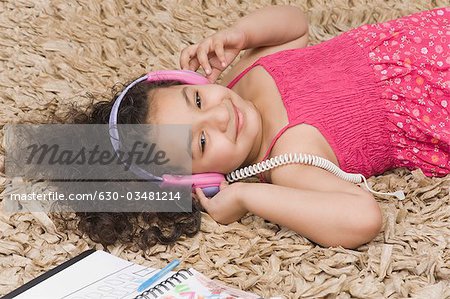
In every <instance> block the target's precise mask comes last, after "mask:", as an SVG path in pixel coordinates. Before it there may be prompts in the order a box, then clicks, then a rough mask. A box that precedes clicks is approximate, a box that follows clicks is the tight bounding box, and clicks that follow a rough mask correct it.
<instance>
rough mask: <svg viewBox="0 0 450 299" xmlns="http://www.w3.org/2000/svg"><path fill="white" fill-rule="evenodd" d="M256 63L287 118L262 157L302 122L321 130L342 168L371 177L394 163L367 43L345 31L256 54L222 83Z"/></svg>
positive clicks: (384, 109) (237, 79) (248, 69)
mask: <svg viewBox="0 0 450 299" xmlns="http://www.w3.org/2000/svg"><path fill="white" fill-rule="evenodd" d="M257 65H259V66H262V67H263V68H264V69H265V70H266V71H267V72H268V73H269V74H270V75H271V76H272V78H273V80H274V81H275V83H276V86H277V88H278V91H279V92H280V95H281V98H282V100H283V104H284V107H285V108H286V111H287V116H288V119H289V123H288V125H286V126H285V127H284V128H282V129H281V130H280V132H279V133H278V134H277V135H276V136H274V138H273V140H272V142H271V144H270V146H269V148H268V149H267V152H266V154H265V156H264V159H266V158H267V157H268V156H269V154H270V152H271V150H272V147H273V145H274V144H275V142H276V141H277V140H278V138H279V137H280V136H281V135H282V134H283V133H284V132H285V131H286V130H287V129H288V128H290V127H293V126H296V125H298V124H302V123H305V124H309V125H312V126H314V127H315V128H317V129H318V130H319V131H320V132H321V133H322V134H323V136H324V137H325V138H326V139H327V141H328V143H329V144H330V146H331V147H332V149H333V151H334V153H335V155H336V156H337V159H338V162H339V166H340V168H341V169H342V170H344V171H346V172H350V173H361V174H363V175H364V176H365V177H370V176H372V175H375V174H380V173H383V172H384V171H385V170H387V169H389V168H391V167H392V166H393V165H394V159H393V154H392V149H391V145H390V142H389V141H390V139H389V131H388V130H386V129H385V126H386V108H385V104H384V101H383V99H382V97H381V93H382V89H383V87H382V82H380V81H378V80H376V78H375V75H374V72H373V70H372V68H371V66H370V64H369V57H368V52H367V49H362V48H361V47H358V45H357V43H356V42H355V41H354V39H353V38H352V37H351V36H350V35H349V34H347V33H344V34H342V35H340V36H337V37H335V38H333V39H331V40H328V41H326V42H323V43H321V44H318V45H315V46H311V47H307V48H300V49H292V50H284V51H280V52H277V53H274V54H270V55H268V56H265V57H261V58H259V59H258V60H257V61H256V62H255V63H253V64H252V65H251V66H249V67H248V68H247V69H245V70H244V71H243V72H242V73H241V74H239V75H238V76H237V77H236V78H234V80H233V81H231V82H230V83H229V84H228V86H227V87H228V88H232V87H233V86H234V85H235V84H236V82H237V81H239V80H240V78H242V76H244V75H245V74H246V73H247V72H248V71H250V70H251V69H252V68H253V67H255V66H257ZM299 142H303V141H302V140H299ZM264 159H263V160H264Z"/></svg>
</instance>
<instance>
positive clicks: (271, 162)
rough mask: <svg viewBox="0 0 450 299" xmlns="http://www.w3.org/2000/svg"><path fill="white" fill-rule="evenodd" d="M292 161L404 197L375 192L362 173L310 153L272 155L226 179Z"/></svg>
mask: <svg viewBox="0 0 450 299" xmlns="http://www.w3.org/2000/svg"><path fill="white" fill-rule="evenodd" d="M293 163H300V164H307V165H312V166H317V167H320V168H322V169H325V170H327V171H329V172H331V173H332V174H334V175H336V176H337V177H339V178H341V179H343V180H346V181H349V182H351V183H355V184H358V183H361V182H362V181H364V183H365V185H366V187H367V190H368V191H370V192H372V193H375V194H382V195H393V196H396V197H397V198H398V199H400V200H402V199H404V198H405V194H404V193H403V191H401V190H399V191H396V192H393V193H383V192H376V191H374V190H372V189H370V187H369V185H368V183H367V180H366V178H365V177H364V176H363V175H362V174H360V173H347V172H345V171H343V170H342V169H340V168H339V167H338V166H337V165H336V164H334V163H333V162H331V161H329V160H327V159H325V158H322V157H318V156H315V155H311V154H302V153H287V154H282V155H278V156H275V157H272V158H270V159H267V160H265V161H262V162H259V163H256V164H253V165H250V166H246V167H244V168H240V169H237V170H235V171H232V172H230V173H229V174H227V176H226V179H227V181H228V182H229V183H233V182H235V181H238V180H242V179H245V178H248V177H251V176H254V175H256V174H259V173H262V172H265V171H268V170H270V169H272V168H275V167H279V166H282V165H287V164H293Z"/></svg>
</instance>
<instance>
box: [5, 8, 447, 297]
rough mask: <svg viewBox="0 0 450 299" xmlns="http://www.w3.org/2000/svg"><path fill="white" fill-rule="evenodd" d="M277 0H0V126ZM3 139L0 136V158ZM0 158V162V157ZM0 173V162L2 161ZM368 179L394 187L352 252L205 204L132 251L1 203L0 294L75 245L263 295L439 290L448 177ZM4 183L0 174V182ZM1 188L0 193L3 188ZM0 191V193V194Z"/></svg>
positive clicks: (443, 283) (140, 69)
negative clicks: (181, 232) (375, 227)
mask: <svg viewBox="0 0 450 299" xmlns="http://www.w3.org/2000/svg"><path fill="white" fill-rule="evenodd" d="M287 3H288V1H279V0H274V1H268V0H257V1H249V2H247V1H241V0H229V1H226V0H221V1H217V0H205V1H199V0H167V1H161V0H140V1H137V0H136V1H127V0H116V1H114V0H101V1H100V0H73V1H71V0H69V1H67V0H64V1H63V0H42V1H26V0H14V1H12V0H9V1H0V28H1V30H0V45H1V47H0V64H1V67H0V87H1V88H0V126H1V127H0V129H1V130H0V138H2V139H3V133H4V132H3V125H4V124H6V123H17V122H32V123H46V122H48V120H49V117H51V116H52V115H62V113H63V112H64V111H65V109H66V106H65V105H66V104H68V103H70V102H77V103H78V104H79V105H80V106H81V107H83V106H85V105H87V104H88V102H89V99H88V98H87V97H85V95H86V93H87V92H91V93H93V94H95V95H97V96H99V95H103V94H109V93H110V88H111V87H112V86H113V85H114V84H115V83H117V82H125V81H128V80H129V79H131V78H134V77H136V76H138V75H140V74H142V73H144V72H145V71H149V70H154V69H172V68H176V67H178V57H179V52H180V50H181V49H182V48H183V47H184V46H186V45H188V44H189V43H192V42H197V41H199V40H200V39H201V38H202V37H205V36H207V35H210V34H212V33H213V32H214V31H215V30H217V29H221V28H224V27H226V26H227V25H228V24H231V23H232V21H233V20H235V19H237V18H239V17H240V16H243V15H245V14H247V13H248V12H250V11H252V10H254V9H256V8H259V7H262V6H267V5H270V4H287ZM291 4H294V5H297V6H299V7H301V8H303V9H304V11H306V12H307V13H308V15H309V18H310V36H311V44H316V43H318V42H320V41H324V40H327V39H329V38H331V37H333V36H336V35H338V34H339V33H341V32H343V31H346V30H348V29H350V28H353V27H357V26H359V25H361V24H364V23H374V22H381V21H387V20H390V19H394V18H397V17H400V16H404V15H408V14H411V13H414V12H417V11H421V10H426V9H431V8H433V7H442V6H449V5H450V1H448V0H434V1H421V0H415V1H413V0H386V1H382V0H373V1H371V0H334V1H326V0H298V1H296V2H294V1H292V2H291ZM3 161H4V149H3V148H0V165H2V164H3ZM2 168H3V167H1V168H0V169H2ZM1 171H2V172H3V170H1ZM369 181H370V182H371V183H372V184H373V185H374V189H375V190H383V191H393V190H397V189H398V188H402V189H404V190H405V193H406V196H407V197H406V199H405V200H404V201H403V202H399V201H396V200H392V199H383V198H381V197H377V200H378V201H379V204H380V205H381V207H382V210H383V213H384V226H383V231H382V232H381V233H380V234H379V235H378V236H377V237H376V238H375V240H373V241H372V242H370V243H369V244H366V245H364V246H361V247H360V248H358V249H357V250H346V249H343V248H341V247H338V248H321V247H319V246H315V245H313V244H311V243H310V242H309V241H308V240H306V239H305V238H303V237H301V236H298V235H297V234H295V233H293V232H292V231H289V230H287V229H286V228H283V227H279V226H277V225H273V224H270V223H267V222H265V221H264V220H262V219H260V218H258V217H255V216H251V215H250V216H247V217H246V218H244V219H242V221H240V222H239V223H233V224H231V225H228V226H223V225H219V224H216V223H215V222H214V221H212V220H211V219H210V218H209V217H208V215H204V217H203V224H202V231H201V232H200V233H199V234H198V235H197V236H196V237H194V238H192V239H183V240H181V241H180V242H178V244H176V245H175V246H162V245H158V246H155V247H154V248H152V249H151V250H149V251H148V252H146V253H144V252H142V251H139V250H137V249H136V248H133V247H130V246H125V245H122V244H117V245H116V246H111V247H110V248H102V246H99V245H95V244H93V243H92V242H91V241H90V240H88V239H87V238H86V237H83V236H81V235H80V234H79V233H77V232H76V231H63V230H58V229H57V228H56V227H55V225H54V224H53V222H52V221H51V219H50V218H49V217H48V216H47V215H45V214H43V213H17V214H12V215H10V214H6V213H4V212H0V294H5V293H7V292H9V291H11V290H12V289H14V288H16V287H18V286H19V285H21V284H23V283H25V282H27V281H29V280H30V279H32V278H34V277H36V276H37V275H39V274H41V273H42V272H44V271H46V270H49V269H51V268H53V267H54V266H56V265H58V264H60V263H62V262H63V261H65V260H67V259H69V258H70V257H73V256H75V255H77V254H79V253H80V252H81V251H83V250H85V249H87V248H88V247H94V246H95V247H96V248H98V249H105V250H109V251H110V252H111V253H113V254H115V255H118V256H120V257H122V258H125V259H128V260H131V261H135V262H136V263H140V264H145V265H149V266H153V267H162V266H164V265H165V264H166V263H167V261H168V260H171V259H173V258H175V257H180V258H183V259H184V266H193V267H195V268H196V269H197V270H199V271H201V272H203V273H204V274H205V275H207V276H209V277H210V278H214V279H218V280H221V281H223V282H225V283H227V284H230V285H232V286H236V287H239V288H241V289H244V290H248V291H252V292H254V293H257V294H259V295H261V296H263V297H270V296H276V295H280V296H282V297H285V298H320V297H326V298H341V299H343V298H351V297H355V298H406V297H414V298H430V299H431V298H436V299H437V298H449V297H450V283H449V280H450V250H449V249H450V204H449V203H450V198H449V185H450V176H447V177H446V178H427V177H425V176H424V175H423V174H422V172H421V171H420V170H415V171H412V172H410V171H408V170H406V169H396V170H393V171H389V172H387V173H385V174H384V175H382V176H377V177H372V178H370V180H369ZM9 182H10V180H9V179H8V178H6V177H5V176H4V174H3V173H0V192H2V191H3V190H4V189H5V186H6V185H7V184H8V183H9ZM2 197H3V196H2ZM0 200H1V199H0Z"/></svg>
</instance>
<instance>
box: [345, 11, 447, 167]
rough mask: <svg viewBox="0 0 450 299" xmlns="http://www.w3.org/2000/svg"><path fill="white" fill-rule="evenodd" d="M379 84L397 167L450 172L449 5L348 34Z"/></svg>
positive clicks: (369, 26)
mask: <svg viewBox="0 0 450 299" xmlns="http://www.w3.org/2000/svg"><path fill="white" fill-rule="evenodd" d="M349 34H350V36H352V37H353V38H355V39H356V41H357V44H358V46H359V47H361V48H363V49H366V50H367V51H368V55H369V58H370V65H371V67H372V69H373V71H374V73H375V75H376V77H377V78H378V80H380V81H381V82H383V84H384V88H383V89H384V91H383V93H382V98H383V99H384V100H385V105H386V110H387V111H388V120H389V123H388V129H389V131H390V136H389V137H390V142H391V143H392V145H393V148H394V154H395V158H396V160H397V161H396V164H395V166H396V167H407V168H408V169H411V170H412V169H416V168H420V169H422V171H423V172H424V174H425V175H427V176H445V175H447V174H449V173H450V159H449V156H450V54H449V53H450V8H438V9H434V10H430V11H425V12H420V13H416V14H413V15H411V16H408V17H405V18H400V19H397V20H393V21H390V22H386V23H382V24H372V25H366V26H362V27H360V28H358V29H357V30H354V31H352V32H350V33H349Z"/></svg>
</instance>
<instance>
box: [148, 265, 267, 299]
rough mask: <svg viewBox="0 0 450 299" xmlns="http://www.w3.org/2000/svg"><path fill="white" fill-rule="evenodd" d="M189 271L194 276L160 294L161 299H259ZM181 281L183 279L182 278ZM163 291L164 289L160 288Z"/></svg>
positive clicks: (187, 276)
mask: <svg viewBox="0 0 450 299" xmlns="http://www.w3.org/2000/svg"><path fill="white" fill-rule="evenodd" d="M189 271H190V272H191V273H192V274H193V275H192V276H191V275H189V274H185V275H186V278H187V279H183V280H182V281H181V282H179V283H177V285H176V286H175V287H173V288H172V289H171V290H170V291H167V292H164V293H163V294H158V297H155V298H160V299H209V298H211V299H212V298H213V299H233V298H240V299H258V298H261V297H259V296H258V295H255V294H252V293H248V292H244V291H241V290H238V289H235V288H232V287H230V286H227V285H225V284H223V283H220V282H217V281H214V280H211V279H209V278H207V277H206V276H204V275H203V274H201V273H200V272H198V271H196V270H195V269H192V268H190V269H189ZM180 280H181V278H180ZM160 289H161V290H162V288H160ZM155 293H156V292H155Z"/></svg>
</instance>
